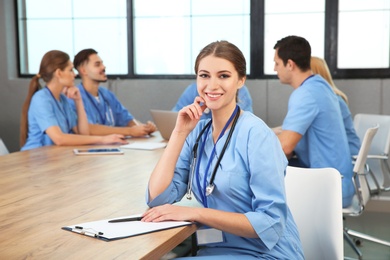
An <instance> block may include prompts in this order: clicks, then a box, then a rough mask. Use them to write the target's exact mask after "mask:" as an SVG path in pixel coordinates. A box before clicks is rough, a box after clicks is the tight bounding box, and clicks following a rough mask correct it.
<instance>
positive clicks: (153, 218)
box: [142, 204, 196, 222]
mask: <svg viewBox="0 0 390 260" xmlns="http://www.w3.org/2000/svg"><path fill="white" fill-rule="evenodd" d="M194 214H195V208H191V207H184V206H176V205H171V204H165V205H162V206H157V207H154V208H150V209H148V210H147V211H146V212H145V213H144V214H143V215H142V221H145V222H161V221H168V220H170V221H195V218H196V217H195V215H194Z"/></svg>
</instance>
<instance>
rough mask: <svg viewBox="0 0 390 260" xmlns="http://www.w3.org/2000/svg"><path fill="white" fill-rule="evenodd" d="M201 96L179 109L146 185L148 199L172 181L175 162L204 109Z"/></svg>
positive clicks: (159, 192)
mask: <svg viewBox="0 0 390 260" xmlns="http://www.w3.org/2000/svg"><path fill="white" fill-rule="evenodd" d="M201 102H203V99H202V98H201V97H196V98H195V101H194V103H192V104H191V105H188V106H186V107H184V108H183V109H181V110H180V111H179V113H178V117H177V120H176V125H175V128H174V130H173V132H172V134H171V137H170V139H169V142H168V145H167V147H166V148H165V150H164V153H163V155H162V156H161V158H160V160H159V161H158V163H157V165H156V167H155V168H154V170H153V172H152V174H151V176H150V179H149V185H148V192H149V200H153V199H154V198H156V197H157V196H158V195H160V194H161V193H162V192H163V191H164V190H165V189H166V188H167V187H168V186H169V184H170V183H171V182H172V179H173V175H174V170H175V167H176V162H177V160H178V157H179V155H180V152H181V150H182V147H183V145H184V142H185V139H186V137H187V136H188V134H189V133H190V132H191V131H192V129H194V127H195V126H196V124H197V123H198V122H199V119H200V117H201V115H202V113H203V111H204V109H206V106H205V105H202V106H201V105H200V103H201Z"/></svg>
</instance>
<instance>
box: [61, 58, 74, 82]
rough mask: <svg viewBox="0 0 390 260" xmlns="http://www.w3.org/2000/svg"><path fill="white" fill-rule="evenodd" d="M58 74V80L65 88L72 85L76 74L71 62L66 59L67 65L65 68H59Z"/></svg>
mask: <svg viewBox="0 0 390 260" xmlns="http://www.w3.org/2000/svg"><path fill="white" fill-rule="evenodd" d="M59 75H60V76H59V81H60V83H61V85H62V86H64V87H67V88H69V87H72V86H74V79H75V77H76V74H75V72H74V69H73V63H72V62H71V61H70V60H69V61H68V65H67V66H66V67H65V69H63V70H60V72H59Z"/></svg>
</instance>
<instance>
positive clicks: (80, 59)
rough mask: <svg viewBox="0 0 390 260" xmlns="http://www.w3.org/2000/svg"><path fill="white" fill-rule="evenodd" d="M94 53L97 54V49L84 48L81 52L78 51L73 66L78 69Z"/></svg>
mask: <svg viewBox="0 0 390 260" xmlns="http://www.w3.org/2000/svg"><path fill="white" fill-rule="evenodd" d="M92 54H97V51H95V50H94V49H84V50H81V51H79V53H77V54H76V56H74V59H73V66H74V67H75V69H76V70H77V71H78V70H79V67H80V65H82V64H83V63H85V62H88V61H89V56H91V55H92Z"/></svg>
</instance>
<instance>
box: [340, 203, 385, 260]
mask: <svg viewBox="0 0 390 260" xmlns="http://www.w3.org/2000/svg"><path fill="white" fill-rule="evenodd" d="M344 226H345V227H347V228H349V229H351V230H354V231H358V232H361V233H365V234H369V235H372V236H374V237H376V238H380V239H383V240H386V241H390V213H389V212H373V211H367V210H366V211H365V212H364V213H363V214H362V215H361V216H359V217H348V218H346V219H345V221H344ZM360 241H361V246H359V249H360V251H361V252H362V253H363V259H367V260H390V247H388V246H384V245H381V244H377V243H374V242H370V241H367V240H360ZM344 256H346V257H351V258H356V259H357V255H356V253H355V252H354V251H353V250H352V248H351V247H350V246H349V244H348V243H346V242H345V241H344Z"/></svg>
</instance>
